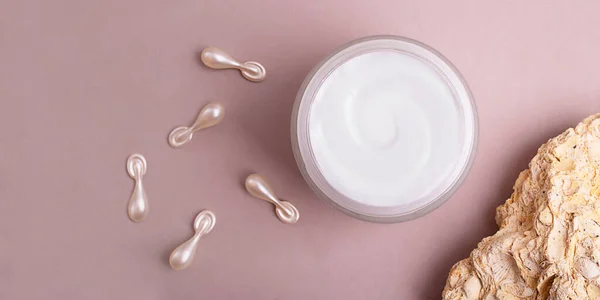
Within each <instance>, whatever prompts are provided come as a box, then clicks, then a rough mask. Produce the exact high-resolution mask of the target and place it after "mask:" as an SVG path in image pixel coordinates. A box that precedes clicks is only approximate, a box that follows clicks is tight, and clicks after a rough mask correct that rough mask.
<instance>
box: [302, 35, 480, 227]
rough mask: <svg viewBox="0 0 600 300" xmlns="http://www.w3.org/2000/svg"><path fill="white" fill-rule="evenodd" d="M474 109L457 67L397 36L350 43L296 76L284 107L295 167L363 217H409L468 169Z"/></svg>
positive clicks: (438, 198) (445, 193)
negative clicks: (298, 82) (289, 109)
mask: <svg viewBox="0 0 600 300" xmlns="http://www.w3.org/2000/svg"><path fill="white" fill-rule="evenodd" d="M477 127H478V126H477V112H476V109H475V105H474V102H473V97H472V95H471V93H470V91H469V88H468V86H467V84H466V82H465V81H464V79H463V78H462V76H461V75H460V74H459V72H458V70H457V69H456V68H455V67H454V66H453V65H452V64H451V63H450V62H449V61H448V60H447V59H446V58H444V57H443V56H442V55H441V54H440V53H438V52H437V51H436V50H434V49H432V48H431V47H429V46H427V45H424V44H422V43H420V42H417V41H414V40H411V39H407V38H403V37H397V36H372V37H367V38H363V39H359V40H356V41H353V42H351V43H349V44H347V45H345V46H343V47H341V48H339V49H338V50H336V51H334V52H333V53H332V54H331V55H329V56H328V57H327V58H325V59H324V60H323V61H322V62H321V63H319V64H318V65H317V66H316V67H315V68H314V69H313V70H312V71H311V73H310V74H309V75H308V76H307V77H306V79H305V81H304V83H303V84H302V86H301V88H300V90H299V92H298V95H297V98H296V102H295V105H294V111H293V115H292V128H291V134H292V144H293V149H294V156H295V158H296V162H297V164H298V167H299V169H300V171H301V173H302V175H303V177H304V179H305V180H306V181H307V182H308V184H309V185H310V187H311V188H312V189H313V190H314V192H315V193H316V194H317V195H318V196H319V197H320V198H322V199H323V200H324V201H326V202H327V203H328V204H330V205H331V206H333V207H335V208H337V209H339V210H341V211H342V212H344V213H346V214H348V215H350V216H353V217H355V218H359V219H362V220H366V221H372V222H381V223H392V222H401V221H406V220H410V219H414V218H417V217H420V216H423V215H424V214H426V213H428V212H430V211H432V210H433V209H435V208H437V207H438V206H440V205H441V204H442V203H443V202H444V201H446V200H447V199H448V198H449V197H450V196H451V195H452V194H453V193H454V192H455V191H456V189H457V188H458V187H459V185H460V184H461V182H462V181H463V179H464V178H465V175H466V174H467V173H468V171H469V168H470V166H471V163H472V161H473V158H474V153H475V149H476V145H477Z"/></svg>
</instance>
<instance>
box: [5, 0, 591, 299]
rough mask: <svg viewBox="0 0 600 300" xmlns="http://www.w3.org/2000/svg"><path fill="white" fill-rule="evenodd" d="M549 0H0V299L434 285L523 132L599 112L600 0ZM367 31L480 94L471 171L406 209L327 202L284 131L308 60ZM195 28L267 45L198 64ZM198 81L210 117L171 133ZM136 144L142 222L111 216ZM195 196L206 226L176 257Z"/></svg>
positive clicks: (185, 115)
mask: <svg viewBox="0 0 600 300" xmlns="http://www.w3.org/2000/svg"><path fill="white" fill-rule="evenodd" d="M558 2H559V1H545V0H544V1H541V0H540V1H522V0H519V1H399V0H389V1H384V0H371V1H354V2H350V1H347V0H321V1H312V2H310V1H282V0H263V1H243V0H239V1H225V0H214V1H200V0H175V1H165V0H143V1H142V0H135V1H134V0H129V1H123V0H103V1H81V0H55V1H45V0H1V1H0V101H1V106H0V128H1V129H0V299H11V300H12V299H35V298H40V299H150V300H152V299H171V300H177V299H409V300H410V299H439V298H440V293H441V290H442V288H443V286H444V282H445V280H446V275H447V272H448V270H449V268H450V267H451V266H452V264H453V263H455V262H456V261H458V260H460V259H462V258H464V257H466V256H468V254H469V252H470V250H471V249H472V248H473V247H475V246H476V243H477V242H478V241H479V240H480V239H481V238H483V237H484V236H486V235H489V234H492V233H493V232H494V231H495V230H496V226H495V223H494V218H493V216H494V208H495V207H496V206H497V205H499V204H501V203H502V202H503V201H504V200H505V199H506V198H507V197H508V196H509V195H510V193H511V186H512V184H513V182H514V180H515V179H516V177H517V174H518V172H519V171H520V170H522V169H524V168H525V167H526V165H527V162H528V161H529V159H530V158H531V157H532V156H533V154H534V153H535V151H536V149H537V147H538V146H539V145H540V144H541V143H543V142H544V141H545V140H547V139H548V138H550V137H552V136H554V135H556V134H558V133H560V132H561V131H563V130H564V129H566V128H567V127H569V126H572V125H574V124H576V123H577V122H578V121H579V120H581V119H582V118H584V117H585V116H587V115H590V114H592V113H597V112H600V71H599V70H600V30H598V28H600V18H598V11H600V3H598V2H597V1H587V2H586V1H577V3H578V4H571V3H572V2H570V1H560V2H562V3H563V4H558ZM373 34H397V35H403V36H407V37H410V38H414V39H417V40H420V41H422V42H424V43H427V44H429V45H431V46H432V47H434V48H436V49H437V50H439V51H441V52H442V53H443V54H444V55H445V56H447V57H448V58H449V59H450V60H451V61H452V62H453V63H454V64H455V65H456V66H457V67H458V68H459V69H460V70H461V72H462V73H463V75H464V77H465V78H466V80H467V82H468V83H469V84H470V87H471V89H472V91H473V94H474V96H475V99H476V102H477V105H478V109H479V117H480V129H481V131H480V143H479V150H478V153H477V157H476V160H475V164H474V166H473V169H472V171H471V173H470V174H469V176H468V178H467V179H466V181H465V182H464V184H463V186H462V187H461V188H460V190H459V191H458V192H457V193H456V194H455V196H454V197H453V198H452V199H450V200H449V201H448V202H447V203H446V204H445V205H443V206H442V207H441V208H440V209H438V210H436V211H434V212H433V213H431V214H429V215H427V216H426V217H423V218H421V219H418V220H415V221H411V222H408V223H402V224H394V225H378V224H370V223H364V222H361V221H358V220H354V219H352V218H349V217H346V216H345V215H343V214H342V213H339V212H337V211H335V210H333V209H330V208H329V207H328V206H326V204H324V203H323V202H322V201H320V200H318V199H317V198H316V197H315V196H314V195H313V193H312V192H311V191H310V189H309V188H308V186H307V185H306V184H305V183H304V181H303V180H302V178H301V176H300V173H299V171H298V170H297V168H296V165H295V162H294V159H293V155H292V151H291V146H290V137H289V122H290V121H289V120H290V114H291V108H292V103H293V101H294V97H295V95H296V91H297V89H298V87H299V86H300V84H301V82H302V80H303V78H304V76H305V75H306V74H307V73H308V72H309V70H310V69H311V68H312V66H313V65H315V64H316V63H317V62H318V61H319V60H320V59H321V58H323V57H324V56H325V55H326V54H328V53H329V52H330V51H331V50H333V49H334V48H336V47H337V46H339V45H341V44H343V43H346V42H348V41H350V40H352V39H355V38H359V37H363V36H367V35H373ZM208 45H214V46H219V47H222V48H224V49H226V50H228V51H229V52H230V53H231V54H233V55H234V56H236V57H239V58H241V59H252V60H257V61H259V62H261V63H263V64H264V65H265V66H266V68H267V70H268V77H267V80H266V81H264V82H263V83H260V84H253V83H250V82H248V81H245V80H243V79H242V78H241V77H240V75H239V73H236V72H234V71H221V72H217V71H211V70H208V69H206V68H204V67H202V66H201V65H200V64H198V61H197V53H198V52H199V51H200V50H201V49H202V48H203V47H205V46H208ZM213 100H215V101H221V102H222V103H223V104H224V105H225V106H226V107H227V115H226V118H225V121H224V122H223V123H222V124H220V125H218V126H217V127H215V128H213V129H210V130H206V131H203V132H199V133H197V134H196V136H195V137H194V140H193V142H192V143H191V144H190V145H188V146H186V147H185V148H183V149H180V150H173V149H171V148H169V147H168V145H167V143H166V136H167V134H168V133H169V132H170V130H171V129H173V128H174V127H176V126H178V125H184V124H187V123H189V122H191V121H192V120H193V118H194V117H195V115H196V113H197V112H198V110H199V109H200V108H201V107H202V106H203V105H204V104H205V103H207V102H208V101H213ZM134 152H140V153H143V154H144V155H145V156H146V158H147V160H148V164H149V166H148V173H147V175H146V177H145V180H146V187H147V192H148V195H149V198H150V207H151V211H150V215H149V217H148V219H147V220H146V222H144V223H142V224H134V223H132V222H131V221H129V219H128V218H127V215H126V204H127V200H128V198H129V195H130V192H131V190H132V187H133V182H132V180H131V179H130V178H129V177H128V176H127V174H126V172H125V160H126V158H127V156H128V155H129V154H131V153H134ZM250 172H259V173H261V174H263V175H265V176H266V177H267V178H269V179H270V180H271V181H272V184H273V186H274V187H275V189H276V190H277V191H278V194H279V195H280V196H282V197H283V198H286V199H289V200H291V201H292V202H293V203H294V204H296V205H297V207H298V209H299V210H300V212H301V218H300V222H299V223H298V224H296V225H294V226H286V225H284V224H282V223H281V222H279V221H278V220H277V219H276V218H275V217H274V214H273V211H272V206H270V205H268V204H266V203H264V202H261V201H259V200H256V199H254V198H251V197H250V196H248V195H247V194H246V193H245V191H244V190H243V189H242V186H241V183H242V180H243V178H244V177H245V176H246V175H248V174H249V173H250ZM202 209H211V210H212V211H214V212H215V213H216V215H217V218H218V221H217V225H216V227H215V229H214V231H213V232H212V233H211V234H210V235H208V236H206V237H205V238H203V239H202V241H201V245H200V247H199V249H198V250H199V251H198V255H197V256H196V260H195V261H194V263H193V265H192V266H191V267H190V268H189V269H187V270H184V271H181V272H175V271H172V270H171V269H170V268H169V266H168V263H167V261H168V255H169V253H170V251H171V250H172V249H173V248H174V247H175V246H176V245H178V244H179V243H180V242H182V241H184V240H185V239H187V238H188V237H189V236H190V235H191V234H192V227H191V226H192V220H193V217H194V216H195V214H196V213H198V212H199V211H200V210H202Z"/></svg>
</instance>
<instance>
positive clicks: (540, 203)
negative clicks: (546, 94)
mask: <svg viewBox="0 0 600 300" xmlns="http://www.w3.org/2000/svg"><path fill="white" fill-rule="evenodd" d="M496 223H498V226H499V227H500V229H499V230H498V232H497V233H496V234H494V235H493V236H490V237H487V238H484V239H483V240H482V241H481V242H480V243H479V245H478V246H477V249H475V250H473V252H471V255H470V257H469V258H467V259H465V260H462V261H460V262H458V263H457V264H455V265H454V266H453V267H452V269H451V270H450V274H449V276H448V280H447V281H446V287H445V288H444V292H443V295H442V296H443V299H446V300H451V299H452V300H456V299H484V300H491V299H552V300H555V299H556V300H567V299H600V266H599V263H600V114H598V115H594V116H591V117H588V118H587V119H585V120H583V122H581V123H580V124H579V125H577V127H576V128H574V129H573V128H571V129H568V130H567V131H565V132H564V133H562V134H561V135H559V136H557V137H555V138H553V139H551V140H549V141H548V142H547V143H546V144H544V145H542V146H541V147H540V149H539V150H538V153H537V155H536V156H535V157H534V158H533V160H532V161H531V162H530V164H529V169H528V170H525V171H523V172H521V174H520V175H519V178H518V179H517V182H516V183H515V186H514V192H513V194H512V196H511V197H510V199H508V200H507V201H506V203H504V204H503V205H501V206H499V207H498V208H497V209H496Z"/></svg>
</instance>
